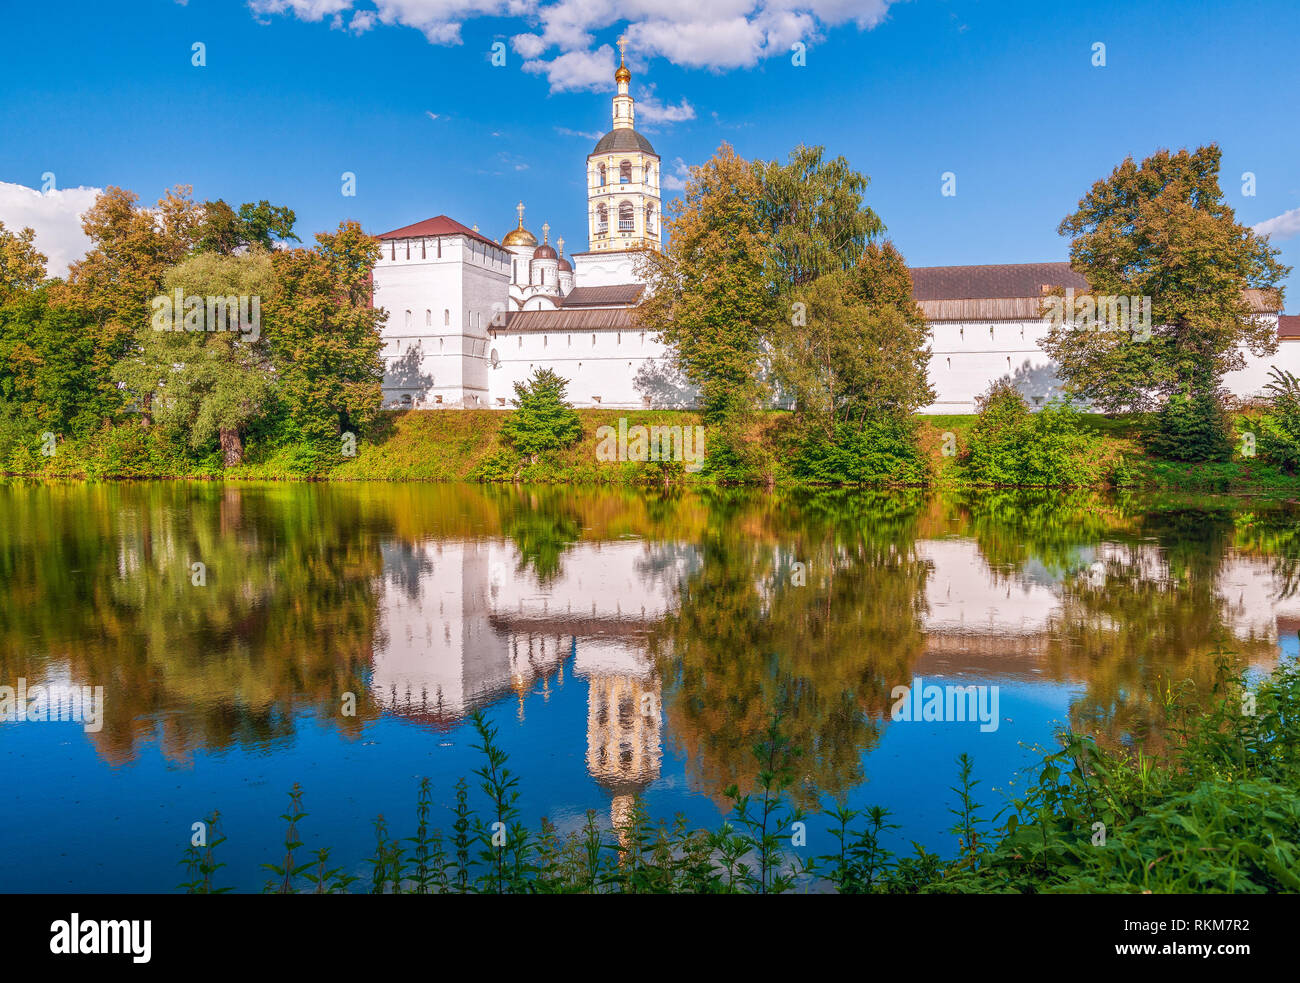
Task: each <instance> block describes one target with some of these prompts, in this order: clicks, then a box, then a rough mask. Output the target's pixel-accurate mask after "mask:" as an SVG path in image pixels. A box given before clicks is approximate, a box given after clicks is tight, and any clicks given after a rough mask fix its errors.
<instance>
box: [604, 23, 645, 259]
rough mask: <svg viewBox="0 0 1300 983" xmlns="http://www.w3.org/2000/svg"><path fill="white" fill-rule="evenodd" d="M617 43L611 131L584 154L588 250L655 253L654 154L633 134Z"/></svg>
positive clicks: (631, 104)
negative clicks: (588, 152)
mask: <svg viewBox="0 0 1300 983" xmlns="http://www.w3.org/2000/svg"><path fill="white" fill-rule="evenodd" d="M626 46H627V42H626V41H625V40H624V39H623V38H619V39H618V52H619V54H618V70H617V71H615V72H614V84H615V94H614V100H613V116H614V119H613V128H612V129H611V130H610V131H609V132H608V133H606V134H605V135H604V136H603V137H601V138H600V141H599V142H598V143H597V144H596V148H595V149H594V150H593V151H592V152H591V153H590V154H588V155H587V226H588V242H589V246H588V248H589V249H590V250H591V251H592V252H616V251H617V252H621V251H625V250H630V249H656V250H657V249H659V246H660V215H659V205H660V198H659V178H660V171H659V155H658V154H656V153H655V149H654V147H652V146H651V145H650V141H649V140H647V139H646V138H645V137H644V136H642V135H641V134H640V133H638V132H637V131H636V103H635V100H633V98H632V95H631V92H630V87H631V83H632V73H631V71H629V70H628V67H627V65H626V64H624V61H623V51H624V48H625V47H626Z"/></svg>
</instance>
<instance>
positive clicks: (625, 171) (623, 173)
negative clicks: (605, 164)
mask: <svg viewBox="0 0 1300 983" xmlns="http://www.w3.org/2000/svg"><path fill="white" fill-rule="evenodd" d="M618 183H619V184H631V183H632V162H631V161H630V160H625V161H623V163H621V164H619V165H618Z"/></svg>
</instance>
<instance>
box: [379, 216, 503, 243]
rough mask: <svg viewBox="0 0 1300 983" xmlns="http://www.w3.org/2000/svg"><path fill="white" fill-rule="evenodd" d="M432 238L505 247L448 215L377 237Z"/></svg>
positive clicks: (405, 226)
mask: <svg viewBox="0 0 1300 983" xmlns="http://www.w3.org/2000/svg"><path fill="white" fill-rule="evenodd" d="M426 236H427V237H432V236H467V237H468V238H470V239H477V240H478V241H479V242H485V243H487V244H488V245H489V246H496V247H497V248H498V249H503V248H504V247H503V246H502V245H501V244H500V243H498V242H493V241H492V240H491V239H489V238H488V237H487V236H485V235H482V234H481V233H478V232H475V231H474V230H473V229H471V228H469V227H467V226H464V225H461V224H460V223H459V222H457V221H456V220H455V219H454V218H448V217H447V216H446V215H436V216H434V217H433V218H426V219H425V220H424V221H423V222H416V223H415V224H414V225H404V226H402V227H401V228H400V229H394V230H393V231H392V232H385V233H383V234H382V235H379V236H376V237H375V238H377V239H423V238H425V237H426Z"/></svg>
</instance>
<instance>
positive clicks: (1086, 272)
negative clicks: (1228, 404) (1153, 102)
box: [1043, 144, 1289, 411]
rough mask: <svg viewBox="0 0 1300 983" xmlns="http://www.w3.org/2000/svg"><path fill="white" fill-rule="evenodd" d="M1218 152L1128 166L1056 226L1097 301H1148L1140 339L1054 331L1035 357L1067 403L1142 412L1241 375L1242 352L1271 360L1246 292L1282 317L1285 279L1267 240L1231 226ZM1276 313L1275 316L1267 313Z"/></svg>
mask: <svg viewBox="0 0 1300 983" xmlns="http://www.w3.org/2000/svg"><path fill="white" fill-rule="evenodd" d="M1221 156H1222V154H1221V151H1220V149H1219V147H1218V146H1216V145H1213V144H1211V145H1209V146H1206V147H1200V148H1198V149H1197V150H1195V151H1188V150H1185V149H1184V150H1180V151H1177V152H1176V153H1171V152H1170V151H1168V150H1161V151H1159V152H1157V153H1155V154H1153V155H1151V156H1150V157H1148V158H1147V159H1146V160H1144V161H1142V163H1141V164H1140V165H1139V164H1137V163H1135V162H1134V160H1133V159H1132V158H1131V157H1130V158H1128V159H1126V160H1125V161H1124V162H1123V163H1121V164H1120V165H1119V166H1118V167H1116V168H1115V170H1114V171H1113V172H1112V173H1111V175H1110V176H1109V177H1108V178H1107V179H1105V180H1102V181H1097V182H1096V183H1095V184H1094V185H1093V186H1092V188H1091V189H1090V190H1089V192H1088V193H1087V194H1086V195H1085V196H1084V197H1083V199H1082V200H1081V201H1080V202H1079V207H1078V209H1077V210H1076V211H1075V212H1074V213H1073V214H1071V215H1069V216H1067V217H1066V218H1065V219H1064V220H1063V221H1062V222H1061V226H1060V229H1059V231H1060V233H1061V234H1062V235H1069V236H1072V241H1071V244H1070V265H1071V266H1072V267H1073V269H1074V270H1075V271H1076V272H1078V273H1080V274H1082V275H1083V276H1084V277H1085V278H1086V279H1087V281H1088V285H1089V288H1090V290H1091V291H1092V293H1093V294H1094V295H1095V296H1097V297H1103V296H1124V297H1133V296H1136V297H1148V298H1150V300H1151V337H1149V338H1145V339H1142V338H1141V335H1143V334H1145V332H1123V331H1081V330H1078V329H1077V328H1076V327H1075V326H1074V325H1073V324H1072V323H1070V322H1071V321H1072V319H1068V320H1067V321H1066V322H1065V323H1061V324H1057V325H1054V326H1053V328H1052V329H1051V331H1050V333H1049V336H1048V338H1047V339H1046V341H1045V342H1044V345H1043V348H1044V350H1045V351H1046V352H1047V353H1048V354H1049V355H1051V356H1052V358H1053V359H1054V360H1055V361H1056V362H1057V363H1058V364H1059V365H1060V367H1061V373H1062V376H1063V377H1064V378H1065V379H1066V381H1067V382H1068V384H1069V385H1070V387H1071V389H1072V390H1073V392H1074V393H1076V394H1078V395H1082V396H1085V397H1087V398H1089V399H1091V400H1092V401H1093V402H1094V403H1096V404H1097V405H1098V406H1100V407H1102V408H1103V409H1106V410H1111V411H1114V410H1125V409H1135V410H1148V409H1152V408H1154V406H1155V405H1158V404H1159V403H1160V402H1161V401H1163V400H1164V399H1167V398H1169V397H1170V396H1172V395H1174V394H1175V393H1179V392H1187V391H1189V390H1190V389H1192V388H1194V387H1195V386H1199V385H1200V384H1202V383H1203V382H1204V380H1209V383H1208V384H1209V386H1210V387H1211V388H1213V387H1214V386H1216V385H1217V384H1218V382H1219V380H1221V379H1222V378H1223V375H1224V374H1225V373H1226V372H1230V371H1232V370H1234V369H1240V368H1242V367H1243V365H1244V364H1245V363H1244V361H1243V358H1242V354H1241V352H1242V349H1243V348H1247V349H1249V350H1250V351H1251V352H1253V353H1254V354H1256V355H1263V354H1265V353H1267V352H1270V351H1275V350H1276V345H1277V334H1276V329H1275V327H1274V326H1273V325H1272V324H1270V323H1269V322H1268V321H1267V320H1266V319H1264V318H1259V317H1256V316H1255V313H1256V312H1255V311H1254V309H1253V308H1252V307H1251V304H1250V302H1249V300H1248V299H1247V296H1246V291H1247V290H1248V289H1255V290H1262V291H1264V294H1265V296H1268V297H1271V300H1270V308H1271V309H1273V310H1278V309H1280V308H1281V306H1282V295H1281V289H1280V284H1281V283H1282V281H1283V280H1284V279H1285V278H1286V275H1287V273H1288V272H1289V269H1288V268H1287V267H1285V266H1282V265H1281V264H1280V263H1279V262H1278V261H1277V256H1278V253H1279V251H1278V250H1277V249H1274V248H1272V247H1271V246H1270V245H1269V241H1268V238H1267V237H1266V236H1261V235H1259V234H1257V233H1255V232H1253V231H1252V230H1251V229H1250V228H1248V227H1246V226H1244V225H1241V224H1240V223H1238V222H1237V221H1236V218H1235V215H1234V212H1233V209H1232V207H1231V206H1230V205H1229V204H1228V203H1227V202H1226V201H1225V200H1224V197H1223V192H1222V190H1221V189H1220V188H1219V166H1220V160H1221ZM1272 304H1276V306H1272Z"/></svg>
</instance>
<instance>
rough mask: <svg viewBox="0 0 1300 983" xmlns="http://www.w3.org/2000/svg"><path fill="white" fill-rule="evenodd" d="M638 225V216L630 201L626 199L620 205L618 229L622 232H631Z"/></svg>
mask: <svg viewBox="0 0 1300 983" xmlns="http://www.w3.org/2000/svg"><path fill="white" fill-rule="evenodd" d="M635 227H636V218H635V217H634V210H633V208H632V203H631V202H630V201H625V202H623V204H621V205H619V206H618V230H619V231H620V232H631V231H632V230H633V229H634V228H635Z"/></svg>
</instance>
